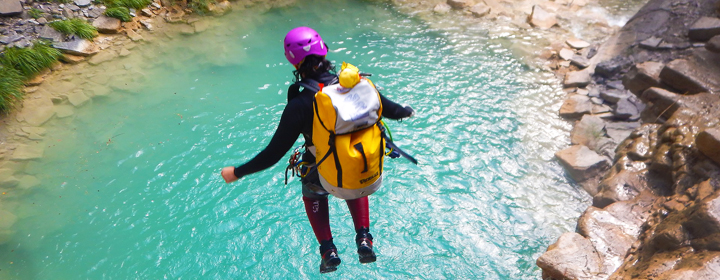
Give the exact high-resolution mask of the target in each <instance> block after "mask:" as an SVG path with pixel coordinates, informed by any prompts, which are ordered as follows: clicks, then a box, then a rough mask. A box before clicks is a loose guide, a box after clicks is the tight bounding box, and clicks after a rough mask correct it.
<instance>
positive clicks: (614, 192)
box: [593, 169, 649, 208]
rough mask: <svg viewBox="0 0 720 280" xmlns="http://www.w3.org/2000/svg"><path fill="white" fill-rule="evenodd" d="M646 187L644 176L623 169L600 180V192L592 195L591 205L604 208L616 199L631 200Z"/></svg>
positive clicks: (646, 188) (616, 200)
mask: <svg viewBox="0 0 720 280" xmlns="http://www.w3.org/2000/svg"><path fill="white" fill-rule="evenodd" d="M648 189H649V188H648V182H647V180H646V179H645V178H644V176H640V174H638V173H637V172H632V171H629V170H626V169H623V170H621V171H620V172H617V173H616V174H614V175H613V176H609V177H608V178H605V179H603V180H602V182H600V192H598V193H597V194H595V195H594V196H593V206H595V207H598V208H605V207H607V206H608V205H610V204H613V203H615V202H618V201H628V200H632V199H633V198H635V197H636V196H637V195H639V194H640V193H641V192H642V191H644V190H648Z"/></svg>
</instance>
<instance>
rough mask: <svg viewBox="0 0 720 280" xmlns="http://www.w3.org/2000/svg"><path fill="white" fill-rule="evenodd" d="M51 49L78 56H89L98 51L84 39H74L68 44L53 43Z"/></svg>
mask: <svg viewBox="0 0 720 280" xmlns="http://www.w3.org/2000/svg"><path fill="white" fill-rule="evenodd" d="M53 47H55V48H56V49H59V50H61V51H63V52H65V53H69V54H72V55H79V56H91V55H94V54H96V53H98V52H99V51H100V50H99V49H98V47H97V46H96V45H95V43H93V42H92V41H89V40H86V39H75V40H73V41H70V42H57V43H53Z"/></svg>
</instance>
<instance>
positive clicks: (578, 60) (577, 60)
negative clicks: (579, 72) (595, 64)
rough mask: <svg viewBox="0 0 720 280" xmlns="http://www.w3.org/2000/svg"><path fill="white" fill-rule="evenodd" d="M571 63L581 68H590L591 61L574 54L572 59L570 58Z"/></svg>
mask: <svg viewBox="0 0 720 280" xmlns="http://www.w3.org/2000/svg"><path fill="white" fill-rule="evenodd" d="M570 63H571V64H572V65H575V66H577V67H578V68H580V69H585V68H588V66H590V61H589V60H588V59H587V58H584V57H582V56H579V55H576V56H573V57H572V59H570Z"/></svg>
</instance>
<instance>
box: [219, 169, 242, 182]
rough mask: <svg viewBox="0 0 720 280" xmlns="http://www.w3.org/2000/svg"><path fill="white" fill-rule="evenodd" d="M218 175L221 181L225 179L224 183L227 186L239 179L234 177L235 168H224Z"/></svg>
mask: <svg viewBox="0 0 720 280" xmlns="http://www.w3.org/2000/svg"><path fill="white" fill-rule="evenodd" d="M220 174H221V175H222V177H223V179H225V183H228V184H229V183H232V182H235V181H237V180H238V179H240V178H238V177H237V176H235V166H228V167H224V168H223V169H222V171H220Z"/></svg>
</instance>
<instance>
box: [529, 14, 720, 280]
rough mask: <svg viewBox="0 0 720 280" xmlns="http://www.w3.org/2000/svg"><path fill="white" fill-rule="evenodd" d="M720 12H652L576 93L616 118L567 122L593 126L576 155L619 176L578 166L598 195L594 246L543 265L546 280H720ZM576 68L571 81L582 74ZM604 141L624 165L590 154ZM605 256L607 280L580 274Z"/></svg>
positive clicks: (592, 223)
mask: <svg viewBox="0 0 720 280" xmlns="http://www.w3.org/2000/svg"><path fill="white" fill-rule="evenodd" d="M718 5H719V3H718V1H715V0H713V1H710V0H700V1H681V2H678V1H670V0H651V1H650V2H648V3H647V4H646V5H645V6H644V7H643V8H642V9H641V10H640V11H639V12H638V13H637V14H636V15H635V16H634V17H633V18H632V19H630V21H629V22H628V23H627V24H626V25H625V27H624V28H623V29H622V30H621V31H620V32H618V33H617V34H616V35H615V36H613V37H611V38H610V39H608V40H607V41H606V42H605V43H604V44H603V45H601V46H600V47H599V49H598V54H597V55H596V56H595V57H593V58H590V61H589V64H590V65H589V67H588V69H586V70H583V71H588V72H589V73H590V75H591V82H590V83H588V84H585V85H582V84H578V83H574V84H568V83H565V84H566V87H578V89H576V90H575V92H576V93H577V92H588V95H589V96H592V97H591V99H592V100H593V101H595V102H596V103H598V102H600V103H601V104H604V105H609V106H611V107H612V108H613V111H612V113H611V115H599V116H593V117H592V118H590V117H589V115H590V114H593V113H585V114H586V115H580V116H579V114H580V112H576V113H574V114H568V113H566V112H563V110H562V109H561V112H560V114H561V116H564V117H568V118H570V117H571V118H572V119H573V120H576V119H581V120H585V121H579V122H577V124H576V126H575V129H574V131H573V134H572V135H571V139H572V143H571V144H573V146H571V147H570V148H573V147H576V145H578V143H580V142H585V143H586V144H585V145H587V147H592V150H593V151H594V152H596V154H597V155H612V165H611V166H610V167H609V168H607V171H606V172H603V173H602V174H600V175H597V174H596V173H595V172H592V173H588V174H585V175H583V174H578V173H579V172H582V171H581V170H579V169H578V168H574V167H568V166H566V170H567V172H568V175H569V176H570V177H571V178H573V179H574V180H576V181H577V182H578V183H579V184H580V185H582V186H584V187H585V186H587V185H597V187H596V188H595V192H594V193H593V192H590V193H591V195H593V206H592V207H590V208H589V209H588V210H587V211H586V212H585V213H584V214H583V215H582V217H581V218H580V220H579V221H578V229H577V234H579V236H582V237H583V238H578V236H577V235H574V237H573V238H572V239H568V238H567V237H561V239H563V240H558V242H557V243H555V244H553V245H551V246H550V248H549V249H548V252H546V253H545V254H544V255H543V256H541V257H540V258H539V259H538V262H537V263H538V266H540V267H541V268H542V270H543V279H720V270H719V269H718V268H720V218H719V217H720V97H718V94H720V86H719V85H720V55H718V54H717V52H716V51H715V49H716V45H715V44H717V42H713V40H718V39H715V38H716V36H718V34H717V32H718V28H720V14H719V13H720V10H718V7H720V6H718ZM708 40H710V42H707V43H705V42H706V41H708ZM699 42H701V43H699ZM708 45H709V46H708ZM573 67H576V66H573V65H571V66H570V67H569V68H568V70H567V71H559V73H563V72H565V73H568V75H570V74H572V73H573V72H572V71H579V70H581V69H579V68H573ZM568 79H570V78H568V77H567V76H566V77H565V80H566V81H567V80H568ZM571 91H572V90H571ZM575 95H576V94H571V95H569V96H568V98H567V100H571V101H574V100H576V99H577V97H575ZM567 102H568V101H566V103H567ZM574 103H577V102H574ZM597 117H599V119H600V121H602V122H603V123H602V127H603V128H604V131H601V130H600V129H599V127H600V125H601V123H600V121H598V118H597ZM590 120H592V121H590ZM621 120H622V122H620V121H621ZM628 124H631V125H628ZM618 128H625V129H624V130H617V129H618ZM578 131H579V132H584V134H590V135H593V136H597V138H592V137H591V138H590V139H592V140H589V139H588V138H587V137H579V136H577V134H576V132H578ZM628 131H632V132H631V133H628ZM602 132H605V135H603V133H602ZM580 135H582V134H580ZM604 137H607V138H608V139H609V140H608V141H609V142H612V143H613V145H611V146H612V148H610V150H613V152H612V153H609V151H608V150H609V149H608V148H607V147H606V148H603V147H602V146H597V145H591V144H587V143H592V142H598V139H603V138H604ZM570 148H568V149H570ZM557 157H558V159H559V161H560V162H561V163H564V162H566V161H567V160H566V159H564V158H563V155H562V153H560V152H558V154H557ZM589 158H593V157H589ZM564 165H566V164H564ZM588 178H591V179H589V180H588ZM595 178H597V179H595ZM595 180H597V181H595ZM588 181H589V182H588ZM586 189H587V187H586ZM568 240H573V241H572V242H569V241H568ZM587 242H590V244H592V246H590V247H588V246H587ZM570 243H573V244H570ZM583 248H586V249H583ZM588 248H589V249H588ZM571 250H576V251H581V252H572V253H570V251H571ZM558 252H563V254H562V255H565V256H567V257H565V259H564V261H563V260H562V257H558V256H557V255H558ZM595 252H596V253H597V254H598V255H599V257H600V265H599V267H600V268H601V269H600V270H598V264H596V263H595V262H589V263H588V264H587V265H584V264H581V265H580V266H581V268H577V267H576V266H577V265H579V264H578V263H577V260H576V259H573V258H578V257H579V256H588V255H594V253H595ZM549 257H554V259H553V261H552V262H548V261H546V259H547V258H549ZM569 266H573V269H568V267H569ZM578 271H580V272H578ZM594 271H597V272H596V273H587V272H594ZM581 272H582V273H581ZM583 273H584V274H583Z"/></svg>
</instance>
